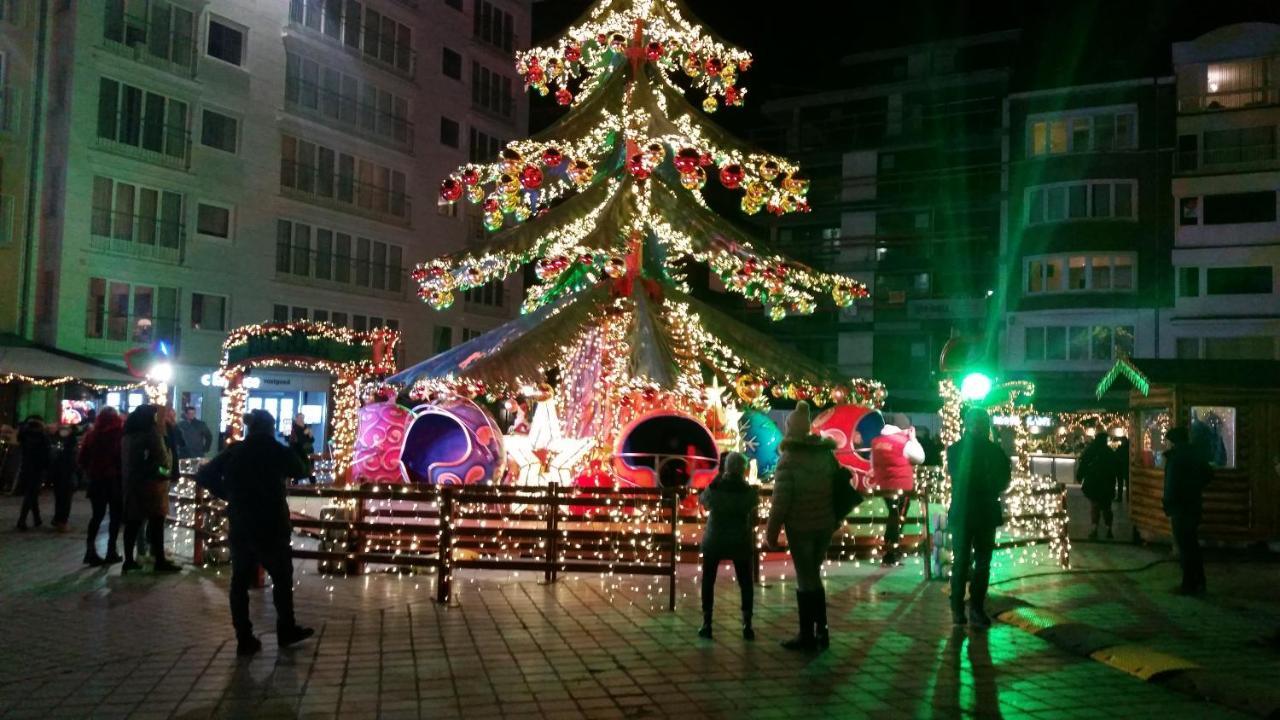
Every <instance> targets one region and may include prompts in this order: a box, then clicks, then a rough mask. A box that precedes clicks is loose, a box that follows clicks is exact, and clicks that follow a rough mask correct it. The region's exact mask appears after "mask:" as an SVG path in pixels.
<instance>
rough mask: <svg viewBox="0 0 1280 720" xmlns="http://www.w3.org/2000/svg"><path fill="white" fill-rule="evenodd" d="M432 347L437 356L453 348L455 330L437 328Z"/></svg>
mask: <svg viewBox="0 0 1280 720" xmlns="http://www.w3.org/2000/svg"><path fill="white" fill-rule="evenodd" d="M432 339H433V342H432V345H434V346H435V349H436V350H435V351H436V353H437V354H439V353H442V352H444V351H446V350H448V349H449V348H451V347H453V328H451V327H440V326H436V327H435V328H434V332H433V338H432Z"/></svg>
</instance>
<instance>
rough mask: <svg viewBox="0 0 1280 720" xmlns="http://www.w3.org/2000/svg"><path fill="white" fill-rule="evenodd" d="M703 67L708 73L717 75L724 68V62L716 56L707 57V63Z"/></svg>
mask: <svg viewBox="0 0 1280 720" xmlns="http://www.w3.org/2000/svg"><path fill="white" fill-rule="evenodd" d="M704 67H705V68H706V70H707V74H708V75H719V74H720V72H721V71H722V70H724V62H723V61H721V60H720V58H718V57H712V58H707V63H706V65H705V66H704Z"/></svg>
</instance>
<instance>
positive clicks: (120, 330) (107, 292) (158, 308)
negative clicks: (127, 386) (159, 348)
mask: <svg viewBox="0 0 1280 720" xmlns="http://www.w3.org/2000/svg"><path fill="white" fill-rule="evenodd" d="M85 310H86V312H85V337H86V338H92V339H96V340H111V341H116V342H127V343H135V344H149V343H152V342H156V341H158V340H166V341H169V342H170V343H172V342H173V341H174V340H175V339H176V338H177V335H178V334H177V329H178V328H177V325H178V312H177V311H178V290H177V288H166V287H156V286H153V285H138V284H134V283H128V282H120V281H117V280H110V279H107V278H100V277H91V278H89V293H88V297H87V304H86V308H85Z"/></svg>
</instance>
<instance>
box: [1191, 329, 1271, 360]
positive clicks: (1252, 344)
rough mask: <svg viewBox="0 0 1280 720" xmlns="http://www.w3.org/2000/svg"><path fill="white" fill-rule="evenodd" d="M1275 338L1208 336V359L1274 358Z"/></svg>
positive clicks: (1264, 336) (1266, 336) (1206, 344)
mask: <svg viewBox="0 0 1280 720" xmlns="http://www.w3.org/2000/svg"><path fill="white" fill-rule="evenodd" d="M1275 347H1276V346H1275V338H1273V337H1271V336H1269V335H1246V336H1243V337H1207V338H1205V339H1204V358H1205V359H1206V360H1273V359H1275V357H1276V349H1275Z"/></svg>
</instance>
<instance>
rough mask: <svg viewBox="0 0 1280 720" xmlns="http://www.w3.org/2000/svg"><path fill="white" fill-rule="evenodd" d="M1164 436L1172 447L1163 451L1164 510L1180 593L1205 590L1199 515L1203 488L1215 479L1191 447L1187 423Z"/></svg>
mask: <svg viewBox="0 0 1280 720" xmlns="http://www.w3.org/2000/svg"><path fill="white" fill-rule="evenodd" d="M1165 439H1166V440H1167V441H1168V443H1169V445H1170V447H1169V449H1168V450H1166V451H1165V454H1164V514H1165V515H1168V516H1169V524H1170V525H1171V526H1172V528H1173V541H1174V543H1175V544H1176V545H1177V547H1178V562H1179V563H1180V564H1181V565H1182V584H1181V585H1180V586H1179V587H1178V589H1177V592H1178V593H1179V594H1181V595H1200V594H1203V593H1204V591H1205V577H1204V556H1203V554H1202V553H1201V551H1200V517H1201V515H1202V513H1203V511H1204V489H1205V487H1207V486H1208V485H1209V483H1210V482H1212V481H1213V470H1212V469H1211V468H1210V467H1209V463H1208V462H1206V461H1205V459H1204V458H1203V457H1202V456H1201V455H1200V454H1199V453H1197V452H1195V450H1193V449H1192V447H1191V436H1190V433H1188V432H1187V429H1186V428H1185V427H1173V428H1169V431H1168V432H1166V433H1165Z"/></svg>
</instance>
